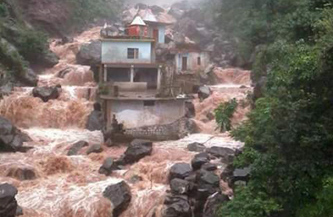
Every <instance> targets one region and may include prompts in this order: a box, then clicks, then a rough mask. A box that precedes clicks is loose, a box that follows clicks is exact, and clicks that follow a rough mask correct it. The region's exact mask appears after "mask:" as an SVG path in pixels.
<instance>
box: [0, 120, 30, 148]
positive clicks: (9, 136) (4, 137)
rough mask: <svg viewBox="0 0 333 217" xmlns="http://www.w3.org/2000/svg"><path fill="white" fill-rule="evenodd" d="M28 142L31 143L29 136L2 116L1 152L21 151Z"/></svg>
mask: <svg viewBox="0 0 333 217" xmlns="http://www.w3.org/2000/svg"><path fill="white" fill-rule="evenodd" d="M28 141H31V139H30V137H29V136H27V135H26V134H24V133H22V132H21V131H20V130H19V129H17V128H16V127H15V126H14V125H13V124H12V123H11V122H10V121H9V120H7V119H5V118H3V117H1V116H0V151H19V150H20V149H21V148H22V146H23V143H24V142H28Z"/></svg>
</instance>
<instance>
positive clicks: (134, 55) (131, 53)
mask: <svg viewBox="0 0 333 217" xmlns="http://www.w3.org/2000/svg"><path fill="white" fill-rule="evenodd" d="M127 58H128V59H139V49H138V48H128V49H127Z"/></svg>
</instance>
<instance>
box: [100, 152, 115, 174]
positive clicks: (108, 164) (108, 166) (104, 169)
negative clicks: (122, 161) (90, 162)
mask: <svg viewBox="0 0 333 217" xmlns="http://www.w3.org/2000/svg"><path fill="white" fill-rule="evenodd" d="M117 169H118V166H117V165H116V164H115V163H114V161H113V158H111V157H108V158H106V159H105V160H104V163H103V165H102V166H101V167H100V168H99V170H98V172H99V173H100V174H104V175H106V176H108V175H110V174H111V173H112V171H114V170H117Z"/></svg>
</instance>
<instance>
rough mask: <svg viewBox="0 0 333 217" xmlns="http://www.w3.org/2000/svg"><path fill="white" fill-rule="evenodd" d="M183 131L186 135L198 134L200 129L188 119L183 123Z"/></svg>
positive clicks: (193, 121)
mask: <svg viewBox="0 0 333 217" xmlns="http://www.w3.org/2000/svg"><path fill="white" fill-rule="evenodd" d="M185 129H186V131H187V133H188V134H195V133H200V128H199V127H198V125H197V123H196V122H195V120H193V119H188V120H187V121H186V123H185Z"/></svg>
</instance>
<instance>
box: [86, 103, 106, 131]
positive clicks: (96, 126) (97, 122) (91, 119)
mask: <svg viewBox="0 0 333 217" xmlns="http://www.w3.org/2000/svg"><path fill="white" fill-rule="evenodd" d="M104 126H105V122H104V118H103V113H102V108H101V105H100V104H99V103H95V104H94V110H93V111H92V112H91V113H90V115H89V116H88V121H87V124H86V128H87V129H88V130H90V131H96V130H103V129H104Z"/></svg>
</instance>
